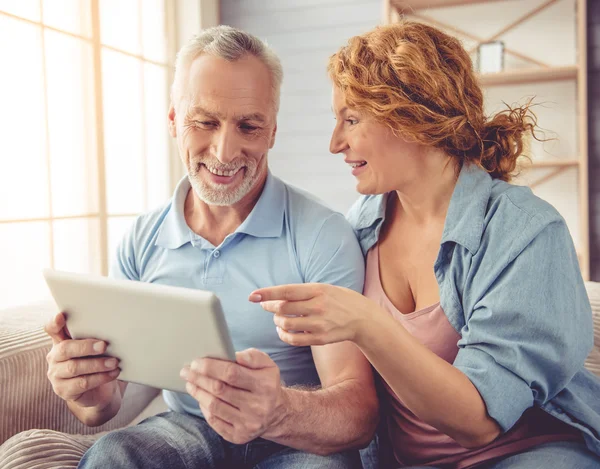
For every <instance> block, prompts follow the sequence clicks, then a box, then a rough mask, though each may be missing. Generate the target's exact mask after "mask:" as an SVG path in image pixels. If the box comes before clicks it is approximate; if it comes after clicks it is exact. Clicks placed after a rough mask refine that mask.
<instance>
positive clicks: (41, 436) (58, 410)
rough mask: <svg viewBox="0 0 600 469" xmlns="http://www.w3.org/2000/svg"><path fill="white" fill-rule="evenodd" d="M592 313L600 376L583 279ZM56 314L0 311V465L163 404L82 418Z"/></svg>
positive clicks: (147, 399) (592, 286)
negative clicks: (54, 374) (61, 388)
mask: <svg viewBox="0 0 600 469" xmlns="http://www.w3.org/2000/svg"><path fill="white" fill-rule="evenodd" d="M586 288H587V291H588V295H589V298H590V302H591V304H592V310H593V314H594V348H593V350H592V352H591V353H590V355H589V357H588V360H587V361H586V367H587V368H588V369H589V370H590V371H592V372H593V373H595V374H597V375H598V376H600V283H596V282H587V283H586ZM53 314H55V311H54V310H53V307H52V305H50V304H38V305H32V306H28V307H23V308H17V309H12V310H10V311H0V416H1V420H0V468H2V469H31V468H36V469H51V468H52V469H55V468H61V469H65V468H75V467H77V463H78V461H79V459H80V458H81V456H82V455H83V453H84V452H85V451H86V450H87V448H88V447H89V446H90V445H91V444H92V443H93V442H94V441H95V440H96V439H97V438H99V437H100V436H101V435H103V434H105V433H107V432H109V431H111V430H114V429H117V428H121V427H123V426H128V425H135V424H136V423H138V422H140V421H141V420H143V419H144V418H146V417H149V416H152V415H156V414H157V413H160V412H163V411H165V410H166V405H165V403H164V401H163V400H162V395H161V393H160V391H159V390H157V389H153V388H149V387H146V386H141V385H130V386H128V388H127V393H126V394H125V398H124V402H123V405H122V408H121V410H120V411H119V413H118V414H117V416H116V417H115V418H114V419H112V420H111V421H110V422H108V423H106V424H104V425H102V426H100V427H95V428H89V427H86V426H85V425H83V424H81V423H80V422H79V421H78V420H77V419H76V418H75V417H73V416H72V415H71V414H70V413H69V411H68V410H67V407H66V406H65V405H64V403H63V401H62V400H60V399H59V398H58V397H57V396H56V395H55V394H54V393H53V391H52V387H51V386H50V383H49V381H48V379H47V378H46V372H47V363H46V355H47V353H48V352H49V350H50V347H51V341H50V339H49V338H48V336H47V335H46V334H45V332H44V331H43V325H44V324H45V323H46V322H47V320H48V319H49V318H51V317H52V315H53Z"/></svg>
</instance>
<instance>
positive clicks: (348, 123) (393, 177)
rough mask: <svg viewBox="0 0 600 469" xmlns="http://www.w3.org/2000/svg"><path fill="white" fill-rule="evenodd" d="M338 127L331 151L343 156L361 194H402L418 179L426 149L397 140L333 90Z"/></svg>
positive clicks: (338, 91) (330, 147) (385, 127)
mask: <svg viewBox="0 0 600 469" xmlns="http://www.w3.org/2000/svg"><path fill="white" fill-rule="evenodd" d="M333 112H334V114H335V119H336V121H337V122H336V126H335V129H334V131H333V135H332V136H331V143H330V145H329V151H331V153H334V154H338V153H341V154H343V155H344V161H345V162H346V163H347V164H349V165H350V166H351V167H352V174H353V175H354V177H355V178H356V180H357V185H356V190H357V191H358V192H360V193H361V194H383V193H386V192H391V191H393V190H402V188H404V187H406V186H407V185H408V184H410V183H411V182H414V181H415V180H418V179H419V174H422V171H421V170H422V169H423V168H422V166H423V165H424V164H425V161H424V160H425V158H424V156H425V155H424V153H425V151H424V147H423V145H420V144H418V143H412V142H407V141H406V140H403V139H402V138H400V137H397V136H395V135H394V134H393V133H392V131H391V130H390V129H389V127H387V126H386V125H384V124H380V123H378V122H376V121H375V120H374V119H373V118H371V117H370V116H368V115H365V114H364V113H360V112H357V111H356V110H353V109H350V108H348V106H347V105H346V99H345V97H344V94H343V92H342V91H341V90H340V89H339V88H338V87H336V86H334V87H333Z"/></svg>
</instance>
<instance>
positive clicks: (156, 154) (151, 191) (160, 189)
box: [144, 64, 171, 208]
mask: <svg viewBox="0 0 600 469" xmlns="http://www.w3.org/2000/svg"><path fill="white" fill-rule="evenodd" d="M144 79H145V82H144V86H145V97H144V98H145V103H146V105H145V108H146V132H145V133H146V158H147V163H146V170H147V180H148V187H147V190H148V196H147V200H148V207H146V208H154V207H157V206H159V205H161V204H164V203H165V201H166V200H167V199H168V198H169V196H170V195H171V194H170V192H171V189H170V187H169V138H170V137H169V132H168V129H167V112H168V95H167V93H168V88H167V70H166V68H164V67H160V66H158V65H152V64H146V65H145V67H144Z"/></svg>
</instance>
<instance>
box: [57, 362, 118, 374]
mask: <svg viewBox="0 0 600 469" xmlns="http://www.w3.org/2000/svg"><path fill="white" fill-rule="evenodd" d="M118 365H119V361H118V360H117V359H116V358H75V359H72V360H66V361H64V362H59V363H57V364H56V365H55V367H54V370H53V373H54V375H55V376H56V377H57V378H60V379H70V378H75V377H77V376H81V375H90V374H95V373H104V372H106V371H111V370H114V369H115V368H117V366H118Z"/></svg>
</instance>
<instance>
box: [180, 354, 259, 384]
mask: <svg viewBox="0 0 600 469" xmlns="http://www.w3.org/2000/svg"><path fill="white" fill-rule="evenodd" d="M190 368H191V369H192V371H194V372H195V373H197V374H199V375H203V376H206V377H208V378H211V379H215V380H218V381H223V382H224V383H226V384H228V385H230V386H233V387H235V388H239V389H244V390H246V391H254V390H255V389H257V387H259V386H260V382H259V381H258V379H257V377H256V375H254V374H253V373H255V372H256V371H254V370H249V369H248V368H246V367H244V366H242V365H239V364H238V363H235V362H229V361H225V360H217V359H215V358H199V359H196V360H194V361H193V362H192V363H191V365H190Z"/></svg>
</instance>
